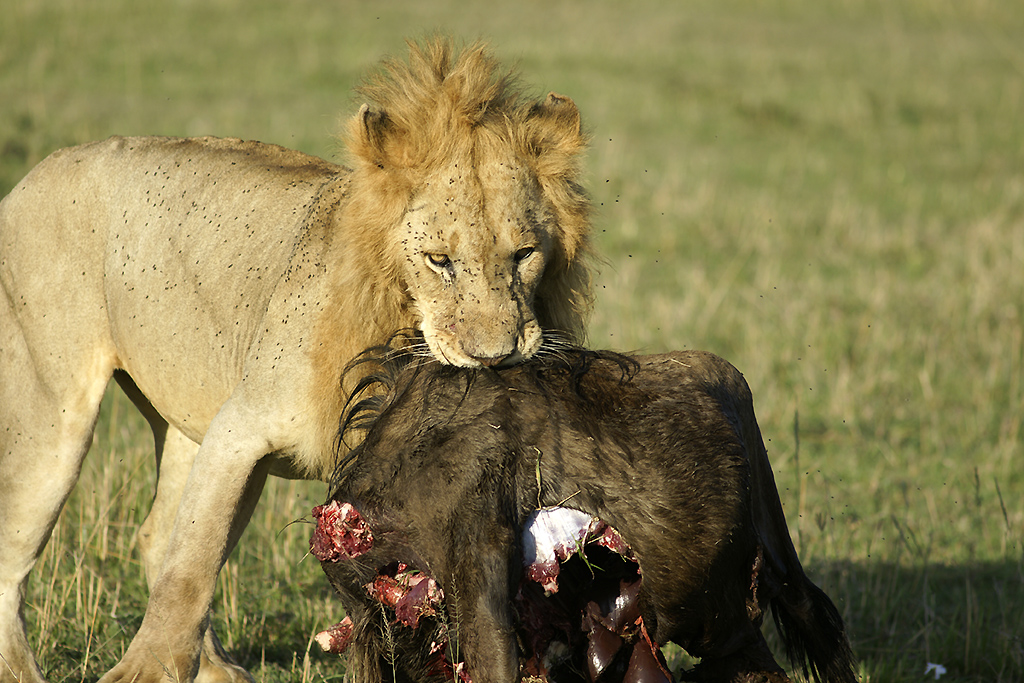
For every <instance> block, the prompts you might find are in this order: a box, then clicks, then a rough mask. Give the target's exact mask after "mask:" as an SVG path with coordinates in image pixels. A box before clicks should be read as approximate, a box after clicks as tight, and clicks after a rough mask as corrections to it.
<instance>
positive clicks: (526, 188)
mask: <svg viewBox="0 0 1024 683" xmlns="http://www.w3.org/2000/svg"><path fill="white" fill-rule="evenodd" d="M550 223H551V217H550V215H549V211H548V210H547V209H546V207H545V206H544V203H543V200H542V198H541V194H540V191H539V187H538V184H537V180H536V178H534V177H533V175H532V174H531V173H530V171H529V169H528V168H526V167H525V166H524V165H521V164H518V163H516V162H515V161H514V160H513V159H511V158H504V159H500V160H498V159H492V160H489V161H486V162H483V163H480V162H479V161H478V162H477V164H476V165H472V164H470V163H469V162H468V161H467V162H465V163H455V162H453V163H451V164H450V165H448V166H447V167H446V168H443V169H442V170H441V171H440V172H439V173H437V174H432V175H431V176H430V177H429V179H428V180H427V182H426V183H424V184H422V185H421V187H420V189H419V191H418V192H416V193H415V194H414V195H413V197H412V200H411V202H410V204H409V209H408V211H407V212H406V214H405V217H404V220H403V222H402V226H401V231H402V235H401V240H400V242H401V248H402V263H403V267H404V269H405V278H404V279H405V280H406V282H407V286H408V288H409V293H410V294H411V295H412V298H413V300H414V302H415V306H416V309H417V312H418V317H419V320H420V322H419V327H420V330H421V331H422V332H423V335H424V337H425V339H426V342H427V344H428V346H429V347H430V351H431V353H432V354H433V355H434V356H435V357H436V358H437V359H438V360H440V361H442V362H445V363H448V364H450V365H457V366H462V367H480V366H483V365H487V366H490V365H497V364H501V363H509V362H515V361H517V360H521V359H523V358H528V357H529V356H531V355H533V354H534V353H535V352H536V351H537V349H538V348H539V347H540V344H541V336H542V334H541V327H540V324H539V323H538V321H537V316H536V315H535V313H534V309H533V300H534V294H535V292H536V290H537V287H538V285H539V283H540V281H541V278H542V276H543V274H544V267H545V264H546V263H547V261H548V259H549V252H550V249H551V237H550V234H549V231H548V229H547V226H548V225H550Z"/></svg>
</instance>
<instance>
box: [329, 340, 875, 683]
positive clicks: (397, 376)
mask: <svg viewBox="0 0 1024 683" xmlns="http://www.w3.org/2000/svg"><path fill="white" fill-rule="evenodd" d="M385 374H387V373H385ZM381 381H384V382H385V383H386V384H388V387H387V390H386V391H384V393H383V397H382V398H380V399H369V400H368V402H364V403H363V404H362V406H361V407H356V408H354V409H353V410H351V411H350V413H349V416H350V417H349V419H348V420H347V425H348V427H347V429H348V430H351V429H352V428H353V425H355V426H356V427H358V428H367V431H366V438H365V440H364V441H363V442H362V444H361V445H360V446H358V447H357V448H356V449H355V450H353V451H352V453H351V455H350V456H349V457H347V458H346V459H345V460H344V461H343V462H341V463H340V464H339V467H338V470H337V474H336V476H335V478H334V482H333V490H332V494H331V500H330V501H329V502H328V504H327V505H324V506H320V507H318V508H316V509H315V510H314V516H315V517H316V519H317V529H316V531H315V532H314V534H313V538H312V541H311V547H312V549H313V552H314V554H315V555H316V556H317V557H318V558H319V559H320V560H321V562H322V563H323V567H324V570H325V571H326V573H327V575H328V577H329V578H330V581H331V583H332V584H333V585H334V587H335V588H336V589H337V591H338V592H339V594H340V595H341V599H342V603H343V605H344V607H345V610H346V612H347V614H348V616H347V617H346V619H345V621H343V622H342V623H340V624H338V625H337V626H336V627H333V628H332V629H330V630H329V631H325V632H324V633H322V634H321V635H320V636H319V638H318V639H319V640H320V641H321V645H322V646H323V647H324V648H325V649H329V650H334V651H341V650H343V649H344V648H346V647H349V646H351V647H350V648H349V651H350V652H351V653H352V657H351V659H350V663H351V664H352V665H353V666H354V668H355V671H356V674H357V675H356V679H357V680H359V681H362V682H364V683H371V682H372V683H377V682H378V681H381V680H387V681H391V680H395V681H427V680H442V679H443V678H445V677H447V678H449V679H451V678H453V677H454V678H460V677H461V678H462V679H463V680H465V681H470V680H471V681H473V682H475V683H515V681H517V680H519V678H520V677H532V678H536V679H540V680H546V681H552V682H554V681H557V682H559V683H561V682H566V683H569V682H576V681H580V682H581V683H582V682H586V681H597V682H599V683H604V682H605V681H609V682H610V681H627V682H630V683H631V682H633V681H640V682H643V683H647V682H651V683H657V682H661V681H671V680H672V674H671V673H670V672H669V671H668V670H667V667H666V665H665V662H664V659H663V658H662V656H661V653H660V649H659V647H658V646H659V644H664V643H668V642H669V641H672V642H675V643H677V644H678V645H680V646H682V647H683V648H684V649H685V650H686V651H687V652H688V653H689V654H690V655H692V656H694V657H698V658H700V663H699V664H698V665H697V666H696V667H695V668H694V669H692V670H690V671H685V672H683V673H682V674H681V677H682V678H683V679H684V680H701V681H730V682H737V683H738V682H740V681H747V682H753V681H768V682H779V681H788V680H789V679H788V678H787V677H786V674H785V673H784V672H783V670H782V669H781V668H780V667H779V665H778V664H777V663H776V661H775V659H774V658H773V656H772V653H771V652H770V650H769V648H768V646H767V644H766V642H765V640H764V638H763V637H762V635H761V631H760V625H761V621H762V618H763V616H764V613H765V611H766V610H767V609H768V606H769V605H771V607H772V612H773V616H774V619H775V622H776V624H777V625H778V627H779V631H780V633H781V636H782V639H783V641H784V642H785V645H786V649H787V655H788V657H789V659H790V661H791V662H792V663H793V664H794V665H795V666H798V667H801V668H802V669H803V671H804V672H805V675H806V674H807V673H808V672H809V674H810V675H812V676H813V677H814V678H815V679H816V680H818V681H828V682H830V683H831V682H842V683H847V682H852V681H855V680H856V676H855V674H854V672H853V666H854V664H853V656H852V653H851V651H850V647H849V644H848V642H847V638H846V634H845V632H844V627H843V622H842V619H841V618H840V615H839V613H838V612H837V610H836V608H835V606H834V605H833V604H832V602H831V601H830V600H829V598H828V597H827V596H826V595H825V594H824V593H823V592H822V591H821V590H820V589H819V588H818V587H817V586H815V585H814V584H813V583H811V581H810V580H809V579H808V578H807V576H806V575H805V574H804V571H803V569H802V567H801V566H800V561H799V560H798V559H797V555H796V551H795V549H794V547H793V543H792V541H791V540H790V536H789V532H788V530H787V527H786V521H785V518H784V516H783V512H782V506H781V504H780V501H779V496H778V492H777V490H776V487H775V481H774V477H773V475H772V471H771V467H770V464H769V462H768V456H767V453H766V452H765V448H764V444H763V443H762V439H761V433H760V430H759V428H758V425H757V422H756V420H755V418H754V411H753V404H752V399H751V395H750V390H749V389H748V387H747V384H746V382H745V381H744V380H743V376H742V375H741V374H740V373H739V372H738V371H737V370H736V369H735V368H734V367H732V366H731V365H730V364H728V363H727V362H725V361H724V360H722V359H721V358H718V357H717V356H714V355H711V354H708V353H702V352H696V351H688V352H677V353H670V354H664V355H656V356H641V357H637V358H635V359H634V358H628V357H624V356H618V355H615V354H610V353H605V352H593V351H582V350H581V351H564V352H559V354H557V356H555V357H547V358H545V359H540V360H534V361H531V362H529V363H525V364H522V365H518V366H515V367H511V368H503V369H484V370H464V369H459V368H451V367H446V366H441V365H439V364H436V363H431V364H421V363H418V362H413V363H412V364H411V366H410V367H407V368H405V369H404V370H402V371H401V372H394V373H391V375H390V377H389V378H387V379H382V380H381ZM378 390H380V387H378ZM360 415H362V416H363V417H366V416H367V415H369V416H370V418H371V419H369V420H365V421H363V422H360V420H359V416H360ZM353 416H354V417H353ZM345 433H346V429H343V430H342V436H343V437H344V436H345Z"/></svg>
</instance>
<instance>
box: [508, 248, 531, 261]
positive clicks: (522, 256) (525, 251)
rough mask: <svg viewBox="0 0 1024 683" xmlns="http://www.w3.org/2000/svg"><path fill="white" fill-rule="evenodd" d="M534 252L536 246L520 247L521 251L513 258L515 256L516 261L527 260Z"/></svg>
mask: <svg viewBox="0 0 1024 683" xmlns="http://www.w3.org/2000/svg"><path fill="white" fill-rule="evenodd" d="M533 252H534V248H533V247H523V248H522V249H520V250H519V251H517V252H516V253H515V256H514V257H513V258H515V260H516V263H520V262H522V261H525V260H526V259H527V258H529V257H530V255H531V254H532V253H533Z"/></svg>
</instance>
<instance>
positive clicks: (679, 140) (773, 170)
mask: <svg viewBox="0 0 1024 683" xmlns="http://www.w3.org/2000/svg"><path fill="white" fill-rule="evenodd" d="M0 5H2V10H3V11H0V194H6V193H7V192H8V191H9V190H10V189H11V188H12V187H13V185H14V184H15V183H16V182H17V181H18V180H19V179H20V178H21V177H22V176H23V175H24V174H25V173H26V172H27V171H28V170H29V169H30V168H31V167H32V166H33V165H34V164H35V163H37V162H38V161H40V160H41V159H42V158H43V157H44V156H45V155H46V154H48V153H49V152H50V151H52V150H54V149H56V148H58V147H61V146H65V145H69V144H74V143H79V142H84V141H87V140H91V139H96V138H102V137H106V136H108V135H112V134H147V133H155V134H168V135H186V134H214V135H232V136H240V137H247V138H257V139H261V140H264V141H267V142H276V143H280V144H284V145H288V146H291V147H296V148H299V149H301V150H303V151H307V152H310V153H314V154H318V155H321V156H326V157H328V158H335V157H337V155H338V154H339V150H338V148H337V144H336V142H335V141H334V139H333V138H332V134H333V133H334V132H335V131H336V130H337V128H338V123H339V120H340V117H341V116H342V115H348V114H351V113H353V112H354V111H355V109H356V108H357V107H358V105H359V102H358V101H355V100H353V99H352V96H351V95H350V89H351V86H352V84H353V83H354V82H355V80H356V79H357V78H358V76H359V74H361V73H363V72H364V71H365V70H366V69H367V68H368V67H370V66H372V65H373V64H374V63H375V62H376V61H377V60H378V58H379V57H380V56H381V55H383V54H385V53H399V52H401V51H402V50H403V42H402V39H403V37H405V36H418V35H422V34H423V33H425V32H427V31H430V30H433V29H442V30H446V31H450V32H452V33H454V34H456V35H458V36H463V37H466V38H469V39H472V38H476V37H483V38H486V39H488V40H490V41H491V43H492V44H493V46H494V49H495V51H496V52H497V53H498V54H499V55H500V56H501V57H502V58H504V59H507V60H509V61H513V62H517V63H518V64H519V66H520V69H521V71H522V72H523V74H524V76H525V77H526V79H527V80H528V81H529V82H530V83H531V84H533V85H535V86H536V92H537V93H538V94H541V95H542V94H543V93H545V92H547V91H548V90H555V91H558V92H561V93H564V94H568V95H570V96H571V97H573V98H574V99H575V101H576V102H577V104H578V105H579V106H580V108H581V110H582V111H583V113H584V116H585V119H586V124H587V126H588V127H589V130H590V131H591V132H592V134H593V145H592V150H591V153H590V155H589V160H588V167H589V174H590V187H591V193H592V196H593V199H594V202H595V204H597V205H598V209H599V211H598V213H597V216H596V228H597V244H598V247H599V250H600V252H601V253H602V255H603V258H604V259H605V264H604V265H603V266H602V269H601V274H600V276H599V278H598V295H599V299H598V304H597V307H596V310H595V315H594V320H593V325H592V331H591V343H592V345H594V346H597V347H611V348H615V349H619V350H639V351H652V352H653V351H659V350H664V349H669V348H704V349H708V350H711V351H715V352H717V353H719V354H721V355H723V356H725V357H726V358H728V359H729V360H731V361H732V362H733V363H734V364H735V365H737V367H739V368H740V369H741V370H742V371H743V372H744V373H745V375H746V377H747V379H748V381H749V383H750V385H751V387H752V388H753V391H754V396H755V400H756V407H757V410H758V417H759V420H760V422H761V426H762V430H763V432H764V433H765V436H766V438H768V439H769V440H770V443H769V444H768V446H769V452H770V455H771V457H772V461H773V466H774V468H775V472H776V478H777V481H778V484H779V488H780V491H781V494H782V497H783V502H784V503H785V506H786V512H787V516H788V519H789V523H790V528H791V530H792V533H793V535H794V538H795V540H796V541H797V546H798V549H799V550H800V553H801V556H802V558H803V559H804V561H805V564H806V566H807V568H808V571H809V573H810V574H811V575H812V577H813V578H814V579H815V580H816V581H817V582H818V583H819V584H820V585H822V587H823V588H825V590H826V591H827V592H828V593H829V594H830V595H831V596H832V597H833V599H834V600H835V601H836V602H837V604H838V605H839V607H840V609H841V611H842V613H843V615H844V618H845V619H846V620H847V624H848V626H849V628H850V632H851V636H852V640H853V644H854V649H855V651H856V653H857V654H858V656H859V658H860V662H861V665H860V666H861V673H862V676H863V680H864V681H878V682H887V681H922V680H930V679H932V675H931V674H929V675H928V677H927V678H926V677H925V675H924V672H925V669H926V666H927V664H928V663H929V662H931V663H936V664H941V665H942V666H943V667H945V669H946V671H947V673H946V674H945V675H944V676H943V677H942V678H941V680H942V681H944V682H950V681H952V682H956V683H959V682H965V681H978V682H981V681H986V682H1006V683H1008V682H1012V681H1022V680H1024V434H1022V423H1024V386H1022V383H1024V40H1022V37H1024V5H1021V4H1020V3H1019V2H1014V1H1012V0H964V1H962V2H949V1H944V0H896V1H894V2H885V1H883V0H877V1H874V0H838V1H836V2H827V3H825V2H814V1H812V0H746V1H740V0H723V1H720V0H694V1H692V2H686V3H681V2H677V1H675V0H664V1H661V2H658V1H655V0H638V1H635V2H628V3H627V2H622V1H613V0H587V1H585V2H584V1H582V0H581V1H578V2H560V1H558V0H555V1H554V2H540V1H539V0H521V1H520V2H516V3H508V4H506V5H498V6H494V4H493V3H484V2H479V3H461V2H456V1H455V0H451V1H449V2H435V1H431V0H428V1H420V2H413V1H411V0H391V1H389V2H378V3H364V2H354V1H350V2H330V1H324V0H321V1H313V0H290V1H289V2H288V3H277V2H270V1H268V0H252V1H249V2H241V1H240V0H204V1H203V2H198V1H195V0H181V1H180V2H162V3H157V2H149V1H143V2H129V1H128V0H95V1H93V2H89V3H84V2H76V1H74V0H63V1H61V0H50V1H45V0H0ZM0 381H3V378H0ZM149 441H150V440H149V437H148V434H147V432H146V430H145V429H144V425H143V423H142V421H141V420H140V419H139V418H137V416H135V415H134V412H133V409H132V408H131V407H130V404H128V403H127V401H126V400H125V399H124V398H123V397H121V396H120V395H119V394H116V393H113V392H112V393H111V395H110V396H109V397H108V401H107V403H106V404H105V406H104V414H103V417H102V419H101V421H100V425H99V427H98V429H97V434H96V439H95V444H94V448H93V452H92V453H91V455H90V458H89V459H88V461H87V463H86V469H85V471H84V472H83V475H82V480H81V483H80V485H79V487H78V489H77V490H76V493H75V495H74V497H73V498H72V499H71V501H70V502H69V503H68V505H67V508H66V510H65V513H64V515H63V516H62V519H61V522H60V524H59V526H58V528H57V530H56V531H55V534H54V538H53V540H52V541H51V543H50V545H49V546H48V547H47V550H46V552H45V555H44V557H43V559H42V561H41V562H40V565H39V566H38V567H37V570H36V572H35V574H34V578H33V581H32V584H31V587H30V594H29V600H28V609H27V618H28V620H29V622H30V624H31V637H32V639H33V642H34V643H35V645H36V647H37V653H38V656H39V659H40V662H41V664H42V666H43V667H44V669H45V670H46V671H47V672H48V675H49V676H50V679H51V680H52V681H68V680H74V681H78V680H95V679H96V678H97V677H98V676H99V675H100V674H101V673H102V672H103V671H104V670H105V669H106V668H107V667H109V666H110V665H112V664H113V663H114V662H115V661H116V659H117V658H118V656H119V655H120V654H121V652H123V650H124V648H125V647H127V643H128V641H129V639H130V636H131V634H132V633H133V632H134V629H135V628H136V627H137V626H138V624H139V622H140V620H141V617H142V613H143V611H144V608H145V599H146V598H145V582H144V578H143V574H142V568H141V565H140V564H139V561H138V558H137V555H136V554H135V552H134V537H135V532H136V530H137V527H138V524H139V523H140V522H141V520H142V519H143V517H144V514H145V511H146V509H147V507H148V501H149V500H150V498H151V496H152V491H153V471H152V469H153V468H152V466H151V462H150V460H151V458H150V454H149V451H150V443H149ZM323 495H324V487H323V485H319V484H308V483H307V484H299V483H295V482H275V483H272V485H270V486H269V487H268V490H267V493H266V494H265V496H264V499H263V501H262V502H261V506H260V508H259V509H258V510H257V512H256V515H255V518H254V522H253V524H252V525H251V527H250V529H249V530H248V531H247V532H246V538H245V539H243V542H242V547H241V548H240V549H239V550H238V551H237V552H236V554H235V556H234V557H233V558H232V560H231V561H230V563H229V565H228V567H227V568H226V570H225V571H224V572H223V574H222V578H221V590H220V593H219V594H218V598H217V621H218V624H219V629H220V632H221V634H222V638H223V640H224V641H225V644H226V645H227V647H228V648H229V649H230V650H231V651H232V652H233V653H234V654H235V655H236V657H237V658H238V659H239V660H240V661H241V662H242V663H243V664H245V665H246V666H247V667H248V668H249V669H250V670H251V671H253V672H254V673H255V675H256V676H257V678H258V679H259V680H268V681H292V680H303V681H306V680H322V679H339V680H340V679H341V678H342V677H343V675H344V665H343V662H342V661H339V660H337V659H336V658H334V657H329V656H325V655H323V654H321V653H319V652H317V651H315V650H316V648H313V649H312V650H311V649H310V636H311V635H312V634H313V633H314V632H315V631H316V630H318V629H319V628H322V627H324V626H326V625H327V624H328V623H331V622H333V621H334V620H337V619H338V618H340V616H341V613H340V608H339V606H338V605H337V604H336V603H335V602H334V601H333V600H332V598H331V594H330V591H329V589H328V586H327V583H326V581H325V579H324V578H323V576H322V574H321V571H320V569H319V566H318V564H317V563H316V562H314V561H311V560H310V559H309V558H305V559H304V554H305V551H306V543H307V540H308V536H309V527H308V526H306V525H304V524H291V525H289V523H290V522H292V521H293V520H296V519H300V518H302V517H304V516H305V515H307V514H308V510H309V508H310V507H311V506H312V505H314V504H316V503H318V502H320V500H321V498H322V497H323ZM0 552H2V549H0Z"/></svg>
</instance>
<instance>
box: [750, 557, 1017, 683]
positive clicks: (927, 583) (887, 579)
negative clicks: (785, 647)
mask: <svg viewBox="0 0 1024 683" xmlns="http://www.w3.org/2000/svg"><path fill="white" fill-rule="evenodd" d="M806 569H807V571H808V574H809V575H810V576H811V578H812V580H813V581H814V582H815V583H817V584H818V585H819V586H821V587H822V588H823V589H824V590H825V592H826V593H828V594H829V596H830V597H831V598H832V599H833V601H834V602H835V603H836V605H837V606H838V607H839V610H840V612H842V614H843V619H844V620H845V621H846V626H847V629H848V631H849V634H850V640H851V641H852V643H853V649H854V653H855V654H856V655H857V658H858V660H859V662H860V671H861V673H862V675H863V678H864V680H865V681H925V680H934V673H932V674H929V675H928V677H927V678H926V677H925V675H924V672H925V669H926V668H927V665H928V664H929V663H934V664H939V665H941V666H942V667H944V668H945V670H946V673H945V674H944V675H943V676H942V677H941V678H940V679H939V680H940V681H943V683H952V682H960V681H978V682H980V681H985V682H986V683H1011V682H1019V681H1022V680H1024V557H1021V558H1020V559H1017V560H1005V561H1000V562H977V563H972V564H966V565H937V564H921V565H916V566H907V565H900V564H896V563H891V562H890V563H887V562H877V563H876V562H849V561H841V562H833V563H820V562H818V563H813V564H810V565H809V566H808V567H807V568H806ZM765 631H766V634H767V636H768V638H769V642H771V643H772V645H773V647H775V648H776V651H781V650H780V649H778V645H779V640H778V636H777V634H775V633H774V632H770V631H772V629H771V628H770V627H769V626H766V627H765ZM780 661H781V660H780Z"/></svg>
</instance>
